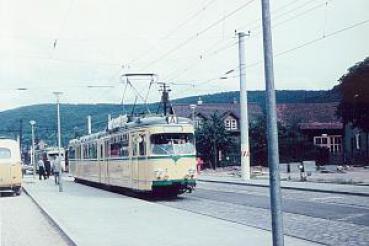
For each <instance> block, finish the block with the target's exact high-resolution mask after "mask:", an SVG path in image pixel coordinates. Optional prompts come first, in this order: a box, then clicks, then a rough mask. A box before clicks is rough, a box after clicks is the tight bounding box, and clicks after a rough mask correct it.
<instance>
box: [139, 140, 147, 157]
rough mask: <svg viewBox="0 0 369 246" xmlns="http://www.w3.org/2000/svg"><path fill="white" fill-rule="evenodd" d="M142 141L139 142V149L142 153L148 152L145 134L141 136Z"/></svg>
mask: <svg viewBox="0 0 369 246" xmlns="http://www.w3.org/2000/svg"><path fill="white" fill-rule="evenodd" d="M141 139H142V141H141V142H140V144H139V151H140V155H141V156H142V155H145V153H146V142H145V136H141Z"/></svg>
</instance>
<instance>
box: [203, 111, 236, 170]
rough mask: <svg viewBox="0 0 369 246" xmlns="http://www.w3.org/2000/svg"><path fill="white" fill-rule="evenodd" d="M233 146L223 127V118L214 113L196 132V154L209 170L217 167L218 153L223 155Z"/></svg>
mask: <svg viewBox="0 0 369 246" xmlns="http://www.w3.org/2000/svg"><path fill="white" fill-rule="evenodd" d="M232 146H233V144H232V137H231V135H230V134H229V132H228V131H227V130H226V129H225V127H224V122H223V118H222V117H221V116H220V115H218V114H217V113H214V114H212V115H211V116H210V118H209V119H208V120H206V121H205V122H204V123H203V125H202V126H201V127H200V128H199V129H198V130H197V131H196V148H197V151H198V154H199V155H200V156H201V157H202V158H203V160H204V162H205V163H207V164H208V165H209V167H210V168H213V169H215V168H216V167H217V166H218V160H219V151H222V152H223V153H225V152H227V151H229V150H230V148H231V147H232Z"/></svg>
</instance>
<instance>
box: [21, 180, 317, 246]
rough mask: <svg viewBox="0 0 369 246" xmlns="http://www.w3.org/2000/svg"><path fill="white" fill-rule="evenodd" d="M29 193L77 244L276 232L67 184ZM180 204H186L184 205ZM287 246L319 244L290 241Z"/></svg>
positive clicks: (207, 240)
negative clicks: (61, 189) (61, 190)
mask: <svg viewBox="0 0 369 246" xmlns="http://www.w3.org/2000/svg"><path fill="white" fill-rule="evenodd" d="M30 181H32V178H30V179H29V178H26V180H25V182H24V189H25V191H26V193H27V194H29V195H30V196H31V198H32V199H33V200H34V201H35V202H36V203H37V204H38V206H39V207H40V208H41V209H42V210H43V211H44V212H45V213H46V214H47V215H48V216H49V217H50V218H51V220H53V221H54V222H55V223H56V224H57V225H58V226H59V227H60V229H61V230H62V231H63V232H64V233H65V234H67V235H68V237H69V238H70V239H71V240H72V241H73V242H74V243H75V244H76V245H130V246H134V245H145V246H147V245H150V246H155V245H158V246H159V245H160V246H166V245H170V246H176V245H185V246H191V245H194V246H195V245H196V246H198V245H214V246H217V245H221V246H224V245H227V246H231V245H258V246H262V245H268V246H269V245H272V241H271V240H272V239H271V232H269V231H264V230H260V229H255V228H253V227H248V226H244V225H240V224H235V223H231V222H227V221H224V220H220V219H216V218H211V217H208V216H205V215H200V214H195V213H191V212H187V211H184V210H179V209H175V208H170V207H166V206H163V205H159V204H155V203H153V202H147V201H144V200H141V199H136V198H131V197H127V196H124V195H121V194H115V193H111V192H108V191H104V190H101V189H96V188H93V187H89V186H85V185H81V184H76V183H74V182H73V181H72V180H71V179H70V178H69V179H68V178H67V180H66V181H64V192H62V193H60V192H58V187H57V186H56V185H55V184H53V182H52V180H47V181H38V180H37V181H36V182H34V183H32V182H30ZM178 202H185V201H183V200H182V201H180V200H178ZM285 242H286V245H291V246H305V245H317V244H315V243H311V242H308V241H304V240H300V239H296V238H293V237H289V236H286V237H285Z"/></svg>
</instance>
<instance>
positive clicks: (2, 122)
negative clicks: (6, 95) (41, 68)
mask: <svg viewBox="0 0 369 246" xmlns="http://www.w3.org/2000/svg"><path fill="white" fill-rule="evenodd" d="M200 97H201V99H202V101H203V102H204V103H232V102H233V101H234V100H236V101H239V92H237V91H233V92H223V93H217V94H212V95H202V96H200ZM198 98H199V96H193V97H186V98H180V99H175V100H173V103H174V104H190V103H196V102H197V101H198ZM248 101H249V102H254V103H259V104H261V105H264V101H265V97H264V92H262V91H250V92H248ZM337 101H339V96H338V95H337V93H333V92H331V91H302V90H299V91H286V90H285V91H277V102H278V103H312V102H314V103H322V102H337ZM150 108H151V111H154V112H155V111H156V110H157V108H158V105H157V104H153V105H150ZM131 110H132V106H126V107H125V111H126V112H131ZM142 111H143V106H142V105H139V106H136V107H135V112H142ZM122 112H123V109H122V106H121V105H118V104H62V105H61V116H62V117H61V120H62V132H63V138H64V139H63V142H64V143H65V144H66V143H67V142H68V140H69V139H70V138H73V137H74V135H75V134H77V135H81V134H85V129H86V117H87V115H92V127H93V131H97V130H100V129H103V128H104V127H105V126H106V122H107V115H108V114H112V116H117V115H119V114H121V113H122ZM55 119H56V107H55V104H39V105H31V106H26V107H20V108H16V109H12V110H6V111H3V112H0V135H4V134H6V135H9V134H10V135H14V136H15V135H18V133H19V130H20V126H21V123H20V122H21V120H22V129H23V131H22V132H23V139H24V142H25V143H30V133H31V127H30V125H29V123H28V122H29V121H30V120H35V121H36V122H37V125H36V137H38V138H41V139H45V140H46V141H47V142H49V143H50V144H51V143H55V140H56V120H55Z"/></svg>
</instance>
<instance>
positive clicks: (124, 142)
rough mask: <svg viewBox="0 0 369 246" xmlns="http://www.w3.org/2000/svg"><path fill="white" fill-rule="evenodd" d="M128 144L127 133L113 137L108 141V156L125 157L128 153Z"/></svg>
mask: <svg viewBox="0 0 369 246" xmlns="http://www.w3.org/2000/svg"><path fill="white" fill-rule="evenodd" d="M128 144H129V142H128V135H127V134H124V135H122V136H119V137H115V138H113V139H112V141H111V143H110V156H111V157H127V156H128V155H129V151H128Z"/></svg>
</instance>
